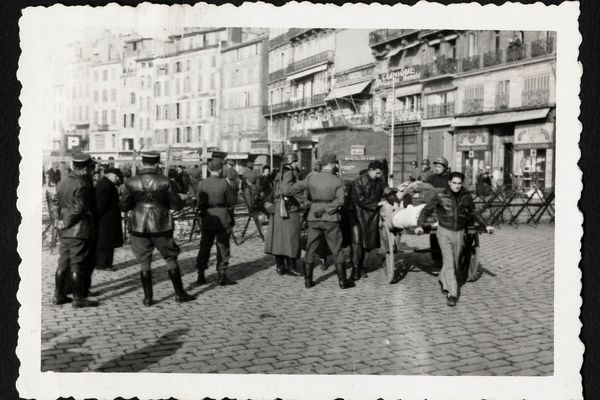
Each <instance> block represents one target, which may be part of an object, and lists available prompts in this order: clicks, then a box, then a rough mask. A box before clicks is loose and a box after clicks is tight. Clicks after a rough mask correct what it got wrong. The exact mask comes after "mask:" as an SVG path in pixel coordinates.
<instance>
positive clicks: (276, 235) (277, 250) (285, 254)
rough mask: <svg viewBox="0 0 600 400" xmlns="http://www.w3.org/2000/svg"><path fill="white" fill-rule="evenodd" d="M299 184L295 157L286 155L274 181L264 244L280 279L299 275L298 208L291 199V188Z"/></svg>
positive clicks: (298, 205) (299, 213) (292, 198)
mask: <svg viewBox="0 0 600 400" xmlns="http://www.w3.org/2000/svg"><path fill="white" fill-rule="evenodd" d="M299 180H300V176H299V174H298V156H297V155H296V154H295V153H288V154H285V155H284V156H283V160H282V162H281V170H280V171H279V173H278V174H277V176H276V177H275V182H274V191H273V197H274V207H273V214H271V215H270V217H269V227H268V229H267V237H266V240H265V253H266V254H271V255H273V256H275V263H276V267H277V273H278V274H279V275H285V274H289V275H292V276H300V275H302V274H301V273H300V272H299V271H298V269H297V267H296V260H297V259H298V258H300V250H301V248H300V227H301V225H302V214H301V212H300V204H299V203H298V201H297V200H296V199H295V198H294V197H293V196H291V195H290V188H291V187H292V185H293V184H294V183H296V182H297V181H299Z"/></svg>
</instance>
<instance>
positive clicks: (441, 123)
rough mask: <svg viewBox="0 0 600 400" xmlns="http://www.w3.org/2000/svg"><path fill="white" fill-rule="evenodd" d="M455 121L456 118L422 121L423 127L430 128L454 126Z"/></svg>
mask: <svg viewBox="0 0 600 400" xmlns="http://www.w3.org/2000/svg"><path fill="white" fill-rule="evenodd" d="M453 120H454V118H452V117H444V118H431V119H423V120H421V126H422V127H424V128H429V127H433V126H444V125H452V122H453Z"/></svg>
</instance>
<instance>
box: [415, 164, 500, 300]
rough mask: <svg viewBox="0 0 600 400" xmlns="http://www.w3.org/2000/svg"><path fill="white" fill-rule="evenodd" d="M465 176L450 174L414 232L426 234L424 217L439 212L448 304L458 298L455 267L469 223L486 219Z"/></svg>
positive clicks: (487, 227)
mask: <svg viewBox="0 0 600 400" xmlns="http://www.w3.org/2000/svg"><path fill="white" fill-rule="evenodd" d="M464 179H465V176H464V175H463V174H462V173H461V172H452V173H450V174H448V182H449V187H448V188H446V189H444V190H443V191H442V192H440V193H436V195H435V196H434V197H433V198H432V199H431V200H430V201H429V203H427V205H426V206H425V208H423V210H422V211H421V214H420V215H419V219H418V221H417V225H418V227H417V228H416V229H415V233H416V234H417V235H420V234H422V233H423V226H424V224H425V220H426V219H427V218H428V217H429V216H430V215H431V214H432V213H433V212H434V211H437V215H438V229H437V232H438V240H439V243H440V247H441V249H442V257H443V260H444V264H443V267H442V271H441V273H440V276H439V280H440V283H441V285H442V291H443V292H445V293H446V296H447V301H446V302H447V304H448V306H451V307H452V306H455V305H456V300H457V299H458V281H457V279H456V268H457V267H458V262H459V258H460V254H461V252H462V249H463V246H464V235H465V229H466V227H467V225H470V224H472V223H473V222H477V223H478V224H479V225H482V226H485V225H486V224H485V222H484V221H483V219H482V218H481V217H480V216H479V214H478V213H477V212H476V211H475V206H474V204H473V199H472V197H471V193H470V192H469V191H468V190H466V189H464V188H463V187H462V184H463V181H464ZM486 230H487V232H488V233H493V232H494V228H493V227H492V226H486Z"/></svg>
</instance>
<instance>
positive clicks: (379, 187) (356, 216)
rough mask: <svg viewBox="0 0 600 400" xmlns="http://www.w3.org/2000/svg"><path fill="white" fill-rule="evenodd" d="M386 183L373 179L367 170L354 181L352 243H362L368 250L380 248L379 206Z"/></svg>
mask: <svg viewBox="0 0 600 400" xmlns="http://www.w3.org/2000/svg"><path fill="white" fill-rule="evenodd" d="M384 189H385V183H384V182H383V180H381V179H371V178H370V177H369V175H368V173H367V172H364V173H362V174H361V175H360V176H359V177H358V178H356V179H355V180H354V182H353V183H352V191H351V194H352V201H351V204H352V210H351V212H350V219H351V222H350V226H351V229H352V243H358V244H360V245H361V246H362V247H363V248H364V249H366V250H373V249H377V248H379V245H380V243H379V206H378V205H377V203H379V202H380V201H381V198H382V197H383V190H384Z"/></svg>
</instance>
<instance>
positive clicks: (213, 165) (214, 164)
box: [208, 158, 223, 172]
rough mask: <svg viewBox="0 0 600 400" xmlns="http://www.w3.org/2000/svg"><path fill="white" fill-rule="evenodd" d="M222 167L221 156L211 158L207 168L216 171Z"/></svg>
mask: <svg viewBox="0 0 600 400" xmlns="http://www.w3.org/2000/svg"><path fill="white" fill-rule="evenodd" d="M221 168H223V159H222V158H213V159H212V160H210V161H209V162H208V169H210V170H211V171H214V172H216V171H218V170H220V169H221Z"/></svg>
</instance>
